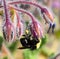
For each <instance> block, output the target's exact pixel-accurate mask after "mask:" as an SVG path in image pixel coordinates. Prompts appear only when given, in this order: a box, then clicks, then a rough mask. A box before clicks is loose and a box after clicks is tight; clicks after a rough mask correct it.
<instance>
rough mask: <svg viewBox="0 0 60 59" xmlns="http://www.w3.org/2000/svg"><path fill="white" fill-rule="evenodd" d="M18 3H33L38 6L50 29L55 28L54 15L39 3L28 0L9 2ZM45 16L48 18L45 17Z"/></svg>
mask: <svg viewBox="0 0 60 59" xmlns="http://www.w3.org/2000/svg"><path fill="white" fill-rule="evenodd" d="M19 3H24V4H30V5H34V6H36V7H38V8H39V9H40V10H41V13H42V15H43V18H44V20H45V21H46V23H48V24H51V27H52V31H53V30H54V28H55V23H54V17H53V16H52V13H51V12H49V11H48V10H47V9H46V8H44V7H42V6H40V5H39V4H37V3H35V2H30V1H13V2H10V3H9V4H19ZM47 17H48V18H49V19H47ZM53 26H54V28H53ZM49 27H50V26H49Z"/></svg>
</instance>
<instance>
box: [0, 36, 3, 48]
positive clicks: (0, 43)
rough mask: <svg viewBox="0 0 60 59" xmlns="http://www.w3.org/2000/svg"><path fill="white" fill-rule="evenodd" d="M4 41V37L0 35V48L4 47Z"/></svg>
mask: <svg viewBox="0 0 60 59" xmlns="http://www.w3.org/2000/svg"><path fill="white" fill-rule="evenodd" d="M2 43H3V37H2V36H0V49H1V47H2Z"/></svg>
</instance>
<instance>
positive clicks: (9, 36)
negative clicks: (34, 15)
mask: <svg viewBox="0 0 60 59" xmlns="http://www.w3.org/2000/svg"><path fill="white" fill-rule="evenodd" d="M3 5H4V11H5V23H4V25H3V36H4V39H5V40H6V41H8V42H12V41H14V40H15V29H14V26H13V24H12V23H11V22H10V18H9V12H8V7H7V4H6V0H3Z"/></svg>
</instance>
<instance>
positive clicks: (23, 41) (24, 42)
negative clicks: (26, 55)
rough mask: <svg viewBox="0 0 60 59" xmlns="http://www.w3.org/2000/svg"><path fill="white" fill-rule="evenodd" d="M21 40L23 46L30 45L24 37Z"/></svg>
mask: <svg viewBox="0 0 60 59" xmlns="http://www.w3.org/2000/svg"><path fill="white" fill-rule="evenodd" d="M20 42H21V44H22V46H24V47H27V46H28V44H27V42H26V39H25V38H24V39H23V38H22V39H20Z"/></svg>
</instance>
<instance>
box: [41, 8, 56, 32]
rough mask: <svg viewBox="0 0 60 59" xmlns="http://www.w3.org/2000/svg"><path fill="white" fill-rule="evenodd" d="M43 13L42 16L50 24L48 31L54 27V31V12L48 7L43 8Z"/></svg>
mask: <svg viewBox="0 0 60 59" xmlns="http://www.w3.org/2000/svg"><path fill="white" fill-rule="evenodd" d="M41 13H42V16H43V19H44V20H45V22H46V23H48V24H50V26H49V29H48V31H47V32H48V33H49V31H50V29H51V28H52V32H54V28H55V23H54V17H53V15H52V13H50V12H49V11H48V10H47V9H46V8H43V9H42V10H41Z"/></svg>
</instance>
